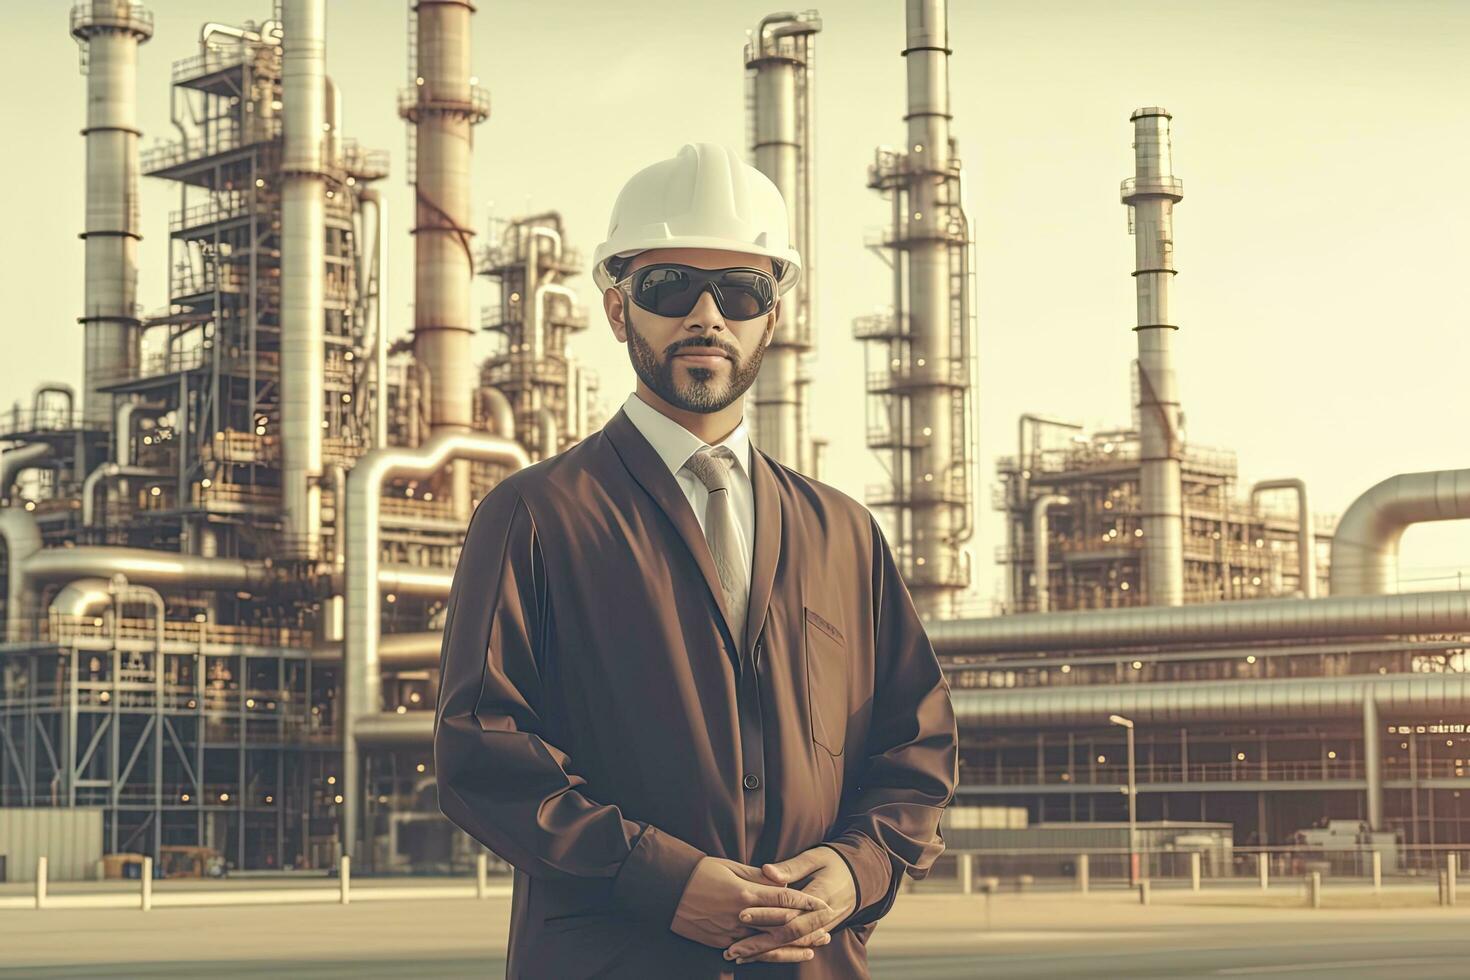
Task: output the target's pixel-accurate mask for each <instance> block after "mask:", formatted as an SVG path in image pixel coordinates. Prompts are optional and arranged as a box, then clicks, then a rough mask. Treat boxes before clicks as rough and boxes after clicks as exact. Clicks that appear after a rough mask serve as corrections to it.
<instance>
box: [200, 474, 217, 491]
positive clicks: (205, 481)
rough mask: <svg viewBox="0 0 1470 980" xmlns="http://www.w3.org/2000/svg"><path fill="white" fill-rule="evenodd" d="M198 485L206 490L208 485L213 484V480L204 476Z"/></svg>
mask: <svg viewBox="0 0 1470 980" xmlns="http://www.w3.org/2000/svg"><path fill="white" fill-rule="evenodd" d="M199 485H200V486H201V487H203V488H204V489H206V490H208V489H209V488H210V487H212V486H214V481H213V480H211V479H210V478H209V477H207V476H206V477H205V478H204V479H202V480H200V481H199Z"/></svg>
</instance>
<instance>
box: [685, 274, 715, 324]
mask: <svg viewBox="0 0 1470 980" xmlns="http://www.w3.org/2000/svg"><path fill="white" fill-rule="evenodd" d="M694 326H702V327H704V328H705V329H707V330H714V329H715V328H716V327H718V328H720V329H724V327H725V318H724V316H723V315H721V313H720V307H719V305H718V304H716V303H715V294H714V292H713V291H712V290H711V288H710V287H709V286H708V285H706V286H705V287H704V291H703V292H702V293H700V294H699V301H698V302H697V303H695V304H694V309H692V310H690V311H689V315H688V316H686V317H685V318H684V327H685V328H689V327H694Z"/></svg>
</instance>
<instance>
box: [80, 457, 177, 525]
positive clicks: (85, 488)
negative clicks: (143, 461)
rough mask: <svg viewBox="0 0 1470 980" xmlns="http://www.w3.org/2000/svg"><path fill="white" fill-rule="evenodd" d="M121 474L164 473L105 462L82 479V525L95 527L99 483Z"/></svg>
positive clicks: (157, 474) (143, 467)
mask: <svg viewBox="0 0 1470 980" xmlns="http://www.w3.org/2000/svg"><path fill="white" fill-rule="evenodd" d="M119 476H156V477H161V476H162V475H161V474H160V473H159V472H158V471H157V470H152V469H149V468H148V467H146V466H119V465H118V464H117V463H103V464H101V465H100V466H98V467H97V468H96V469H94V470H93V471H92V472H91V473H88V474H87V478H86V479H85V480H83V481H82V527H93V526H95V524H96V518H97V508H96V496H97V484H99V483H101V482H103V481H104V480H112V479H115V478H117V477H119Z"/></svg>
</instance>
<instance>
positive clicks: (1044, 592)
mask: <svg viewBox="0 0 1470 980" xmlns="http://www.w3.org/2000/svg"><path fill="white" fill-rule="evenodd" d="M1071 503H1072V498H1071V497H1068V496H1067V495H1066V494H1058V493H1049V494H1046V495H1045V496H1043V497H1038V498H1037V500H1036V503H1034V504H1032V505H1031V540H1032V546H1033V550H1034V560H1035V563H1036V565H1035V568H1036V611H1037V612H1043V613H1044V612H1046V611H1047V610H1048V609H1050V608H1051V553H1050V549H1049V547H1048V545H1049V542H1048V531H1049V528H1048V526H1047V519H1046V518H1047V514H1046V512H1047V509H1048V508H1050V507H1066V506H1068V505H1070V504H1071Z"/></svg>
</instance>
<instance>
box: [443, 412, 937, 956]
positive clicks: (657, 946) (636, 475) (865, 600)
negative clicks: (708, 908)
mask: <svg viewBox="0 0 1470 980" xmlns="http://www.w3.org/2000/svg"><path fill="white" fill-rule="evenodd" d="M752 482H753V486H754V497H755V509H756V542H755V553H754V573H753V578H752V583H751V589H750V606H749V614H748V626H747V628H746V630H745V631H744V635H743V636H740V637H735V636H732V634H731V630H730V628H729V625H728V622H727V618H726V614H725V610H724V609H723V605H724V603H723V598H722V593H721V590H720V584H719V578H718V575H717V573H716V571H715V567H714V563H713V560H712V558H711V556H710V552H709V548H708V545H707V544H706V543H705V538H704V534H703V532H702V530H701V529H700V526H699V522H698V520H697V518H696V517H695V514H694V511H693V510H692V508H691V507H690V506H689V502H688V500H687V499H686V498H685V497H684V494H683V492H682V491H681V490H680V488H679V485H678V481H677V480H676V479H675V478H674V476H673V474H671V473H670V472H669V470H668V467H667V466H666V465H665V464H664V463H663V461H662V460H661V459H660V458H659V457H658V455H657V453H656V452H655V451H654V449H653V447H652V446H651V445H650V444H649V443H648V441H647V439H645V438H644V437H643V435H642V433H640V432H639V431H638V429H637V427H636V426H635V425H634V424H633V423H632V421H631V420H630V419H629V418H628V417H627V415H626V414H624V413H623V412H622V411H621V410H620V411H619V412H618V413H617V415H615V416H614V417H613V419H612V420H611V421H609V422H608V424H607V425H606V426H605V427H604V428H603V429H602V430H601V431H600V432H598V433H595V434H593V435H591V436H589V437H588V438H586V439H584V440H583V441H582V442H580V443H578V444H577V445H575V446H573V447H571V448H570V449H567V450H566V451H565V452H562V453H560V454H559V455H557V456H554V457H551V458H550V459H546V460H542V461H541V462H538V463H536V464H535V465H533V466H530V467H528V468H527V469H524V470H521V471H519V472H516V473H513V474H511V475H510V476H509V477H508V478H507V479H505V480H504V481H503V482H501V483H500V484H499V485H498V486H496V487H495V488H494V490H492V491H491V492H490V493H489V494H488V495H487V496H486V497H485V499H484V500H483V501H481V502H480V504H479V506H478V507H477V508H476V510H475V513H474V516H473V518H472V519H471V521H470V525H469V529H468V532H467V536H466V538H465V544H464V550H463V552H462V553H461V555H460V558H459V564H458V567H457V568H456V570H455V574H454V585H453V589H452V591H451V594H450V598H449V609H448V620H447V622H446V624H445V627H444V645H443V650H442V654H441V671H440V682H439V683H440V686H439V699H438V705H437V708H436V717H435V726H434V761H435V767H436V772H437V776H438V786H439V806H440V808H441V809H442V810H443V811H444V814H445V815H446V816H447V817H449V819H450V820H452V821H453V822H454V823H455V824H456V825H458V826H459V827H461V828H463V829H464V831H465V832H466V833H468V834H470V835H471V836H472V837H474V838H475V839H477V840H479V841H480V842H481V843H483V844H484V845H485V846H486V847H488V848H490V849H491V850H492V851H494V852H495V853H496V854H498V855H500V856H501V857H503V858H504V859H505V860H506V861H508V862H510V864H512V865H513V866H514V867H515V869H516V870H515V884H514V889H513V895H514V897H513V900H512V912H511V924H510V948H509V958H508V969H507V976H508V977H511V978H516V980H519V978H543V977H545V978H555V980H576V978H582V977H612V978H621V977H626V978H637V980H647V978H662V977H670V978H692V980H702V978H710V980H715V978H721V977H733V976H737V975H738V976H741V977H800V978H804V980H815V978H827V977H830V978H834V980H835V978H843V980H850V978H853V977H865V976H867V975H868V969H867V947H866V943H867V939H868V936H869V934H870V933H871V932H872V930H873V928H874V925H875V923H876V921H877V920H878V919H879V918H880V917H881V916H883V915H884V914H885V913H887V911H888V910H889V908H890V907H892V905H893V901H894V898H895V896H896V895H897V891H898V885H899V882H900V880H901V878H900V873H907V874H908V875H909V876H910V877H912V878H923V877H925V876H926V875H927V874H928V873H929V869H930V867H931V866H932V865H933V863H934V859H935V858H936V857H938V856H939V854H940V852H942V851H943V850H944V841H943V839H942V838H941V837H940V835H939V815H940V812H941V810H942V809H943V808H944V807H945V806H946V805H948V803H949V802H950V800H951V799H952V797H953V795H954V788H955V783H956V780H957V776H958V769H957V765H958V748H957V737H956V736H957V733H956V729H955V718H954V710H953V706H952V704H951V702H950V692H949V686H948V683H947V682H946V681H945V679H944V676H943V674H942V673H941V671H940V669H939V663H938V661H937V659H936V658H935V655H934V649H933V647H932V646H930V643H929V640H928V637H927V636H926V635H925V633H924V629H923V626H922V625H921V624H920V622H919V618H918V616H917V614H916V613H915V611H914V607H913V602H912V600H911V599H910V596H909V592H908V589H907V588H906V587H905V586H904V583H903V580H902V579H901V578H900V577H899V574H898V570H897V567H896V565H895V562H894V558H893V555H892V553H891V552H890V550H889V546H888V544H887V542H886V541H885V540H884V538H883V536H882V533H881V532H880V530H879V528H878V525H877V524H876V522H875V521H874V520H873V518H872V515H871V514H870V513H869V512H868V510H867V509H866V508H865V507H863V506H862V505H861V504H859V503H857V502H856V501H854V500H853V499H851V498H850V497H848V496H846V495H844V494H842V493H841V492H839V491H837V490H835V489H833V488H832V487H829V486H826V485H825V484H822V483H818V482H816V481H815V480H812V479H809V478H807V477H805V476H803V475H801V474H800V473H797V472H795V471H793V470H791V469H788V468H787V467H785V466H783V465H781V464H779V463H777V462H776V461H775V460H772V459H771V458H770V457H768V456H766V455H765V454H764V453H763V452H761V451H760V450H759V449H758V448H757V450H756V451H755V452H754V453H753V473H752ZM824 843H825V844H827V845H828V846H830V847H832V848H833V850H835V851H837V853H838V854H840V855H842V857H843V858H844V859H845V861H846V862H847V864H848V866H849V867H850V869H851V870H852V872H853V876H854V879H855V880H856V882H857V891H858V908H857V910H856V911H855V912H854V913H853V914H852V915H850V916H849V917H848V918H847V919H846V920H844V921H843V922H842V923H840V924H838V925H837V926H835V927H834V928H833V930H832V941H831V942H830V943H829V944H828V945H826V946H824V947H819V948H817V949H816V955H815V958H814V959H812V960H810V961H807V962H804V963H794V964H771V963H755V964H746V965H742V966H736V965H734V964H733V963H730V962H728V961H726V960H725V959H723V957H722V955H721V953H722V949H719V948H715V947H711V946H705V945H703V944H701V943H697V942H694V941H692V940H689V939H685V938H684V937H682V936H679V935H677V934H676V933H674V932H673V931H671V930H670V928H669V926H670V924H671V922H672V920H673V917H674V911H675V909H676V908H677V907H678V904H679V900H680V898H681V896H682V894H683V890H684V886H685V884H686V882H687V881H688V880H689V877H690V875H691V874H692V873H693V871H694V866H695V865H696V864H697V863H698V862H699V860H700V859H701V858H702V857H704V856H705V855H710V856H715V857H724V858H729V859H732V860H738V861H743V862H746V863H748V864H753V865H756V866H759V865H760V864H761V863H763V862H766V861H780V860H784V859H786V858H789V857H792V856H794V855H796V854H798V853H799V852H801V851H803V850H806V849H807V848H810V847H814V846H816V845H818V844H824Z"/></svg>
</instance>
